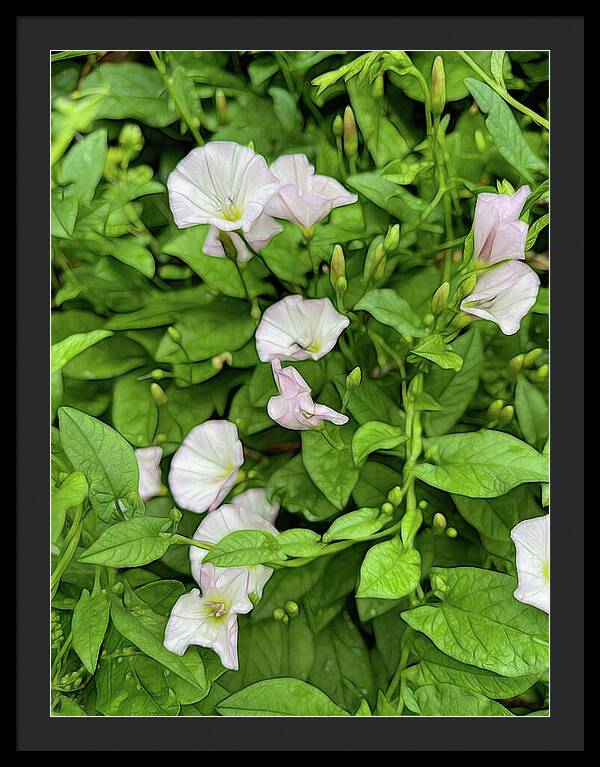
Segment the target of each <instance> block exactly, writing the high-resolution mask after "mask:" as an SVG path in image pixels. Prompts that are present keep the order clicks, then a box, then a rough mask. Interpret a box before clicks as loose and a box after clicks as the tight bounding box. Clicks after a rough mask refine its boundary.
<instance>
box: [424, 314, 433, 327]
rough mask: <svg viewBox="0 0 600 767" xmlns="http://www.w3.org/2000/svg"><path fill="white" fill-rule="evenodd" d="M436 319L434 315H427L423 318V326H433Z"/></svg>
mask: <svg viewBox="0 0 600 767" xmlns="http://www.w3.org/2000/svg"><path fill="white" fill-rule="evenodd" d="M434 319H435V317H434V316H433V314H426V315H425V316H424V317H423V324H424V325H427V326H429V325H433V321H434Z"/></svg>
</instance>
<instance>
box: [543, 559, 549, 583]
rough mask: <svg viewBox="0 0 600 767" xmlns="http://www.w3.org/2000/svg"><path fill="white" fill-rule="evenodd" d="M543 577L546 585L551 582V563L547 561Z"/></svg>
mask: <svg viewBox="0 0 600 767" xmlns="http://www.w3.org/2000/svg"><path fill="white" fill-rule="evenodd" d="M542 575H543V576H544V580H545V581H546V583H549V582H550V561H549V560H548V559H547V560H546V561H545V562H544V566H543V567H542Z"/></svg>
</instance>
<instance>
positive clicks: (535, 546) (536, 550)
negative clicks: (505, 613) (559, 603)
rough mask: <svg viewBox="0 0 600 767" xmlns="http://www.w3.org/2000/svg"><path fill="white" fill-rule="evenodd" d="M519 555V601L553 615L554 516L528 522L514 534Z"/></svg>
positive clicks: (513, 537) (518, 527) (515, 527)
mask: <svg viewBox="0 0 600 767" xmlns="http://www.w3.org/2000/svg"><path fill="white" fill-rule="evenodd" d="M510 537H511V538H512V539H513V541H514V543H515V549H516V552H517V575H518V578H519V583H518V586H517V589H516V591H515V598H516V599H518V600H519V602H524V603H525V604H528V605H533V606H534V607H539V609H540V610H543V611H544V612H546V613H549V612H550V515H549V514H546V515H545V516H543V517H535V518H534V519H526V520H524V521H523V522H519V524H518V525H515V526H514V527H513V529H512V530H511V531H510Z"/></svg>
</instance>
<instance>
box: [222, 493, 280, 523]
mask: <svg viewBox="0 0 600 767" xmlns="http://www.w3.org/2000/svg"><path fill="white" fill-rule="evenodd" d="M228 505H229V506H235V507H236V509H240V510H241V511H245V512H248V513H249V514H258V516H259V517H263V518H264V519H266V520H267V522H270V523H271V524H272V525H274V524H275V520H276V519H277V514H278V513H279V502H278V501H273V502H272V503H269V501H268V500H267V491H266V490H265V489H264V487H251V488H250V489H249V490H244V492H243V493H239V494H238V495H236V496H234V497H233V498H232V499H231V502H230V503H229V504H228ZM221 508H223V506H222V507H221Z"/></svg>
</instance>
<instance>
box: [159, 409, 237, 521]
mask: <svg viewBox="0 0 600 767" xmlns="http://www.w3.org/2000/svg"><path fill="white" fill-rule="evenodd" d="M243 463H244V450H243V448H242V443H241V442H240V440H239V438H238V430H237V427H236V426H235V424H233V423H231V422H230V421H219V420H215V421H206V422H205V423H202V424H200V425H199V426H195V427H194V428H193V429H192V430H191V431H190V433H189V434H188V435H187V437H186V438H185V439H184V440H183V442H182V443H181V446H180V447H179V448H178V449H177V451H176V452H175V454H174V456H173V459H172V460H171V468H170V471H169V487H170V488H171V493H172V494H173V498H174V499H175V502H176V503H177V505H178V506H181V507H182V508H184V509H188V510H189V511H195V512H197V513H201V512H203V511H212V510H213V509H216V508H217V506H219V504H220V503H221V501H223V499H224V498H225V496H226V495H227V493H228V492H229V491H230V490H231V488H232V487H233V485H234V484H235V481H236V479H237V475H238V472H239V469H240V466H241V465H242V464H243Z"/></svg>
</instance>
